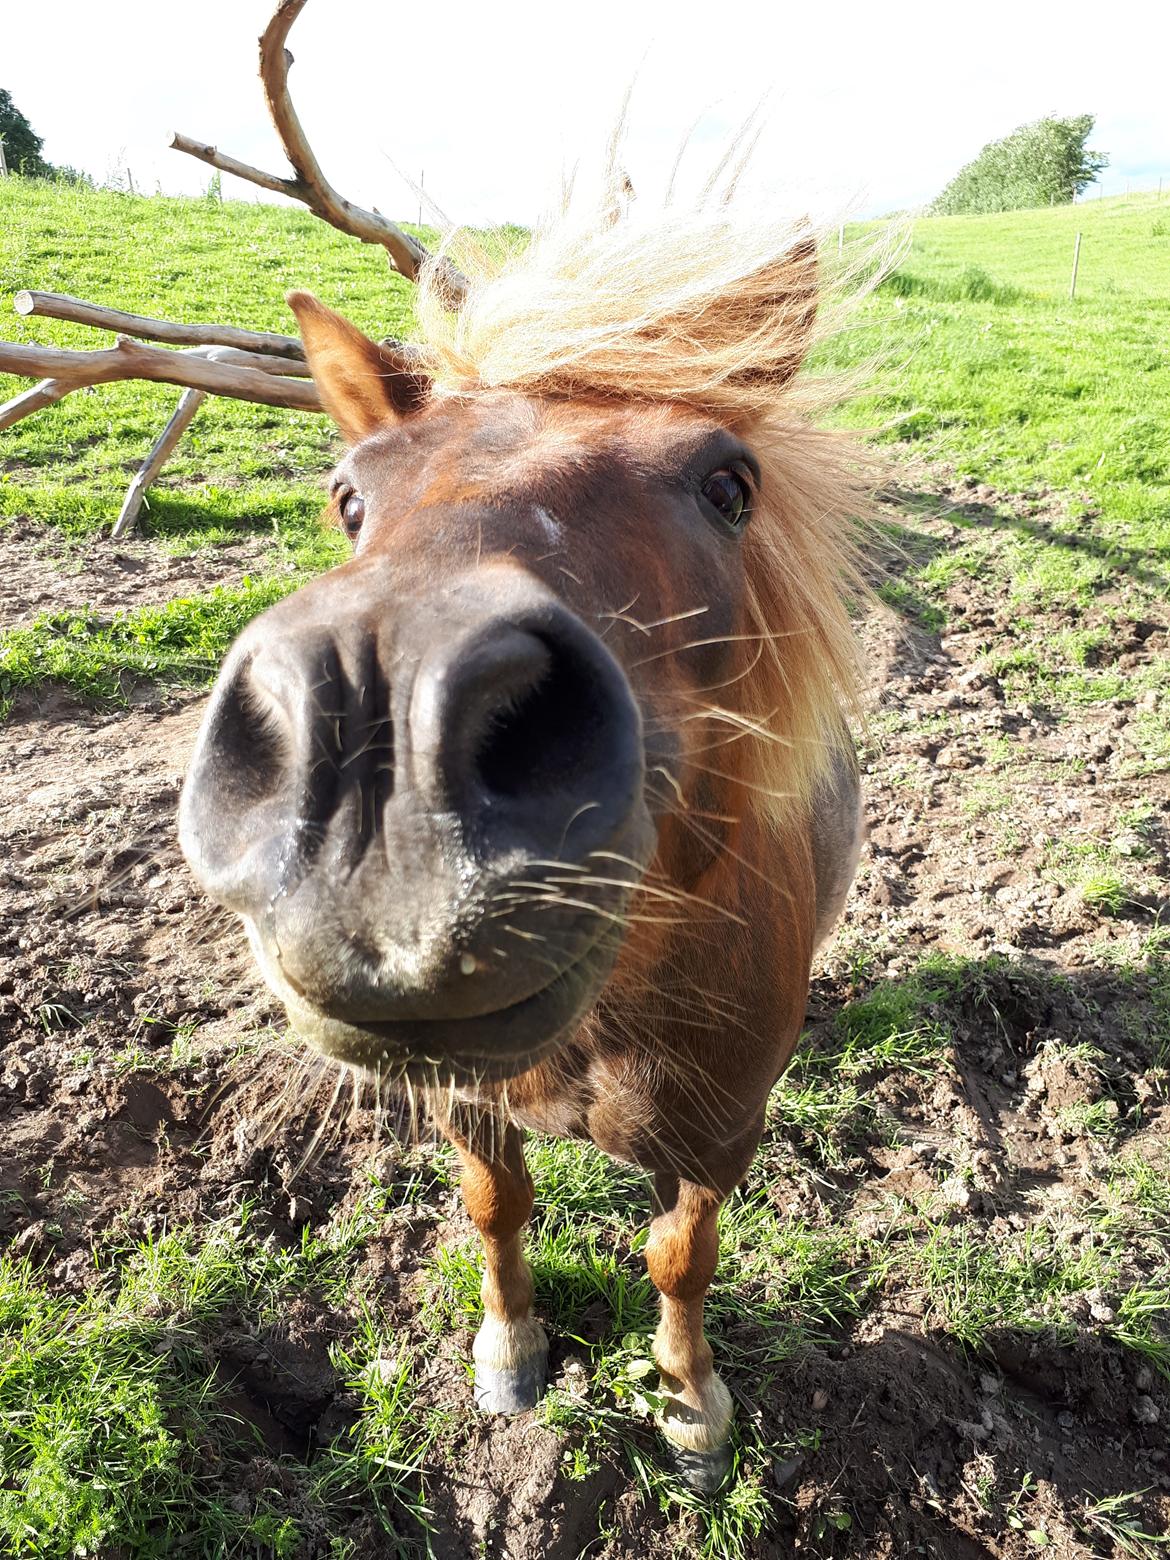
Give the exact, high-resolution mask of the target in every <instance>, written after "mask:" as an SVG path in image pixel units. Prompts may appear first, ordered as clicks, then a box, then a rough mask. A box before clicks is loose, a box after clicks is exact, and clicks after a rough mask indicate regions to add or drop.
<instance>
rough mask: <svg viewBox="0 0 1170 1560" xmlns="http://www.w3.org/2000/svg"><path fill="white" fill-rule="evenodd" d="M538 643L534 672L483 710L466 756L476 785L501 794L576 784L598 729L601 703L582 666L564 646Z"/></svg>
mask: <svg viewBox="0 0 1170 1560" xmlns="http://www.w3.org/2000/svg"><path fill="white" fill-rule="evenodd" d="M529 637H530V638H536V636H529ZM537 643H538V644H540V645H541V646H542V649H543V652H544V654H543V656H542V660H543V666H542V668H541V670H540V672H539V674H538V675H537V676H536V677H534V678H533V680H532V681H531V682H530V684H529V685H528V686H527V687H525V688H514V689H512V690H510V691H509V693H508V695H507V696H506V697H505V698H504V699H502V700H501V701H500V703H499V704H498V705H497V707H496V708H495V709H494V710H492V711H490V712H489V714H488V718H487V720H486V722H485V724H484V727H483V730H482V733H481V735H480V739H479V743H478V745H477V746H476V748H475V749H474V752H473V755H472V763H473V766H474V769H475V770H476V772H477V773H478V777H479V780H480V782H481V784H482V785H483V788H484V789H485V790H486V791H488V792H489V793H491V794H493V795H495V796H499V797H504V798H508V799H518V798H520V797H523V796H525V795H530V794H533V793H549V792H558V791H565V790H573V789H575V788H576V785H577V784H578V783H579V781H580V779H581V778H582V776H583V775H585V774H587V773H588V772H589V770H590V769H591V768H592V767H593V765H594V761H595V754H596V751H597V748H598V745H599V743H600V742H601V739H602V738H603V734H604V725H605V717H606V709H605V705H606V700H605V697H604V692H603V690H602V688H601V687H600V685H599V683H598V681H597V679H596V678H595V677H593V676H591V675H590V668H589V666H588V665H587V664H586V663H584V662H583V661H582V660H581V659H580V658H578V657H577V656H575V655H573V654H572V652H571V650H569V649H568V648H567V647H566V646H563V645H557V644H555V643H553V644H546V643H544V642H543V641H540V640H539V639H538V640H537Z"/></svg>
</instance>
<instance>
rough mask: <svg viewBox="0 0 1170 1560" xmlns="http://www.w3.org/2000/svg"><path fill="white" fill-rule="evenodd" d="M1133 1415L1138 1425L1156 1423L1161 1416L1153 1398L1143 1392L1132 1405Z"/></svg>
mask: <svg viewBox="0 0 1170 1560" xmlns="http://www.w3.org/2000/svg"><path fill="white" fill-rule="evenodd" d="M1133 1417H1134V1419H1135V1420H1136V1421H1137V1422H1138V1424H1139V1425H1156V1424H1157V1423H1158V1420H1159V1419H1160V1418H1161V1417H1162V1416H1161V1414H1160V1413H1159V1411H1158V1405H1157V1404H1156V1403H1155V1402H1154V1400H1153V1398H1152V1397H1147V1396H1146V1394H1145V1393H1144V1392H1143V1393H1142V1395H1141V1396H1140V1397H1139V1398H1138V1399H1137V1400H1136V1402H1135V1403H1134V1405H1133Z"/></svg>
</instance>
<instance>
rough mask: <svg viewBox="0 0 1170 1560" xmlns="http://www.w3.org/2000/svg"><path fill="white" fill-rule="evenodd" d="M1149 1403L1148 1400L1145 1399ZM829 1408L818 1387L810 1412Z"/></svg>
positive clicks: (827, 1395)
mask: <svg viewBox="0 0 1170 1560" xmlns="http://www.w3.org/2000/svg"><path fill="white" fill-rule="evenodd" d="M1146 1401H1147V1402H1149V1399H1148V1398H1147V1399H1146ZM828 1406H829V1394H828V1393H827V1392H826V1391H825V1389H824V1388H823V1387H818V1388H817V1390H816V1391H815V1392H814V1393H813V1396H812V1411H813V1413H814V1414H822V1413H824V1411H825V1409H826V1408H828Z"/></svg>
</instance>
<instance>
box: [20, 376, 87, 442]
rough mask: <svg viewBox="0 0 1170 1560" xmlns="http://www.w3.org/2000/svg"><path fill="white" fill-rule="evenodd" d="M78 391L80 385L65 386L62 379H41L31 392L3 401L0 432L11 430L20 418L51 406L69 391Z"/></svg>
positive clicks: (25, 391) (24, 392) (26, 391)
mask: <svg viewBox="0 0 1170 1560" xmlns="http://www.w3.org/2000/svg"><path fill="white" fill-rule="evenodd" d="M80 389H81V386H80V385H78V384H66V383H65V381H64V380H62V379H42V380H41V382H40V384H39V385H34V386H33V388H32V389H31V390H24V391H22V392H21V393H20V395H14V396H13V397H12V400H11V401H5V402H4V404H3V405H2V406H0V432H3V430H4V429H5V428H11V427H12V425H13V423H18V422H19V421H20V419H21V418H22V417H31V416H32V414H33V413H34V412H39V411H40V410H41V408H42V407H43V406H52V405H53V404H54V402H56V401H59V400H61V398H62V397H63V396H67V395H68V394H69V392H70V391H71V390H80Z"/></svg>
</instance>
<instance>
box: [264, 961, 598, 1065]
mask: <svg viewBox="0 0 1170 1560" xmlns="http://www.w3.org/2000/svg"><path fill="white" fill-rule="evenodd" d="M619 942H620V937H619V936H618V935H616V934H615V933H614V932H613V931H608V932H606V933H604V934H603V935H602V936H601V937H600V938H598V939H597V940H596V941H595V942H593V943H591V944H590V945H589V947H588V948H587V949H586V951H585V952H584V953H583V954H582V955H581V957H580V958H579V959H576V960H575V961H574V962H573V963H572V964H570V965H567V966H566V967H565V969H563V970H561V971H560V973H559V974H557V975H556V976H555V977H554V978H553V979H552V980H551V981H549V983H548V984H547V985H545V986H542V987H541V988H540V990H539V991H535V992H533V993H532V994H531V995H530V996H527V997H522V998H521V999H520V1000H519V1001H518V1002H514V1003H512V1004H511V1005H510V1006H508V1007H503V1008H497V1009H496V1010H495V1011H493V1012H490V1013H484V1014H481V1015H479V1016H477V1017H476V1018H450V1019H445V1018H440V1017H436V1018H430V1019H383V1020H371V1021H363V1022H360V1023H347V1022H345V1021H344V1020H341V1019H334V1018H329V1017H328V1016H327V1015H325V1014H322V1013H319V1012H310V1014H309V1015H307V1016H308V1018H309V1023H308V1024H307V1025H306V1026H305V1028H306V1033H305V1038H306V1039H308V1040H309V1041H310V1042H311V1043H312V1044H314V1045H315V1046H316V1047H317V1049H318V1050H320V1051H324V1052H325V1053H326V1054H327V1055H332V1056H336V1057H337V1058H338V1059H340V1060H344V1061H346V1062H349V1063H350V1064H351V1065H356V1066H363V1067H368V1068H377V1069H379V1070H381V1071H386V1070H391V1069H393V1068H395V1067H398V1068H401V1070H402V1073H403V1074H404V1075H405V1076H408V1077H414V1078H415V1079H416V1080H419V1081H423V1080H431V1081H433V1078H434V1074H435V1072H436V1070H437V1071H438V1072H439V1073H440V1075H442V1074H443V1073H444V1072H445V1073H448V1074H450V1075H452V1076H458V1075H464V1074H466V1075H467V1076H472V1075H474V1076H476V1077H480V1078H485V1077H486V1078H490V1077H492V1076H510V1075H512V1074H514V1073H517V1072H521V1071H524V1070H525V1069H526V1068H528V1067H530V1066H533V1065H535V1063H537V1062H538V1061H540V1060H542V1059H543V1057H545V1056H546V1055H547V1054H548V1053H549V1052H550V1051H551V1050H553V1049H554V1048H555V1047H556V1046H557V1045H558V1044H559V1043H560V1041H561V1040H562V1039H563V1038H564V1037H565V1035H566V1033H567V1031H568V1030H569V1029H570V1028H571V1027H572V1026H573V1025H575V1024H576V1023H577V1022H578V1021H579V1019H580V1016H581V1012H582V1011H583V1008H584V1006H587V1005H588V1003H589V1002H590V1001H592V1000H593V998H594V996H595V992H594V986H595V985H596V984H598V976H600V977H601V979H602V980H604V978H605V976H606V975H607V974H608V972H609V969H610V968H611V966H612V961H613V958H614V957H615V956H616V953H617V948H618V945H619ZM570 985H576V986H578V987H579V989H580V993H581V994H583V996H584V999H585V1000H584V1002H582V1001H580V1000H577V999H575V998H574V993H572V992H571V991H570V990H569V989H568V988H569V986H570ZM562 1008H563V1011H560V1010H561V1009H562ZM546 1015H547V1017H546ZM290 1016H291V1015H290ZM542 1019H543V1020H545V1022H543V1023H542ZM549 1020H551V1022H549ZM546 1024H547V1027H546ZM297 1027H299V1026H297ZM485 1029H487V1030H489V1031H490V1033H489V1034H486V1035H485V1034H483V1033H482V1031H483V1030H485ZM510 1030H512V1031H516V1030H519V1031H520V1033H519V1034H516V1033H512V1034H511V1035H510V1034H509V1031H510ZM509 1039H511V1040H512V1041H513V1042H515V1041H517V1040H518V1041H519V1042H520V1043H519V1044H515V1043H514V1044H513V1045H509V1043H508V1042H509Z"/></svg>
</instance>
